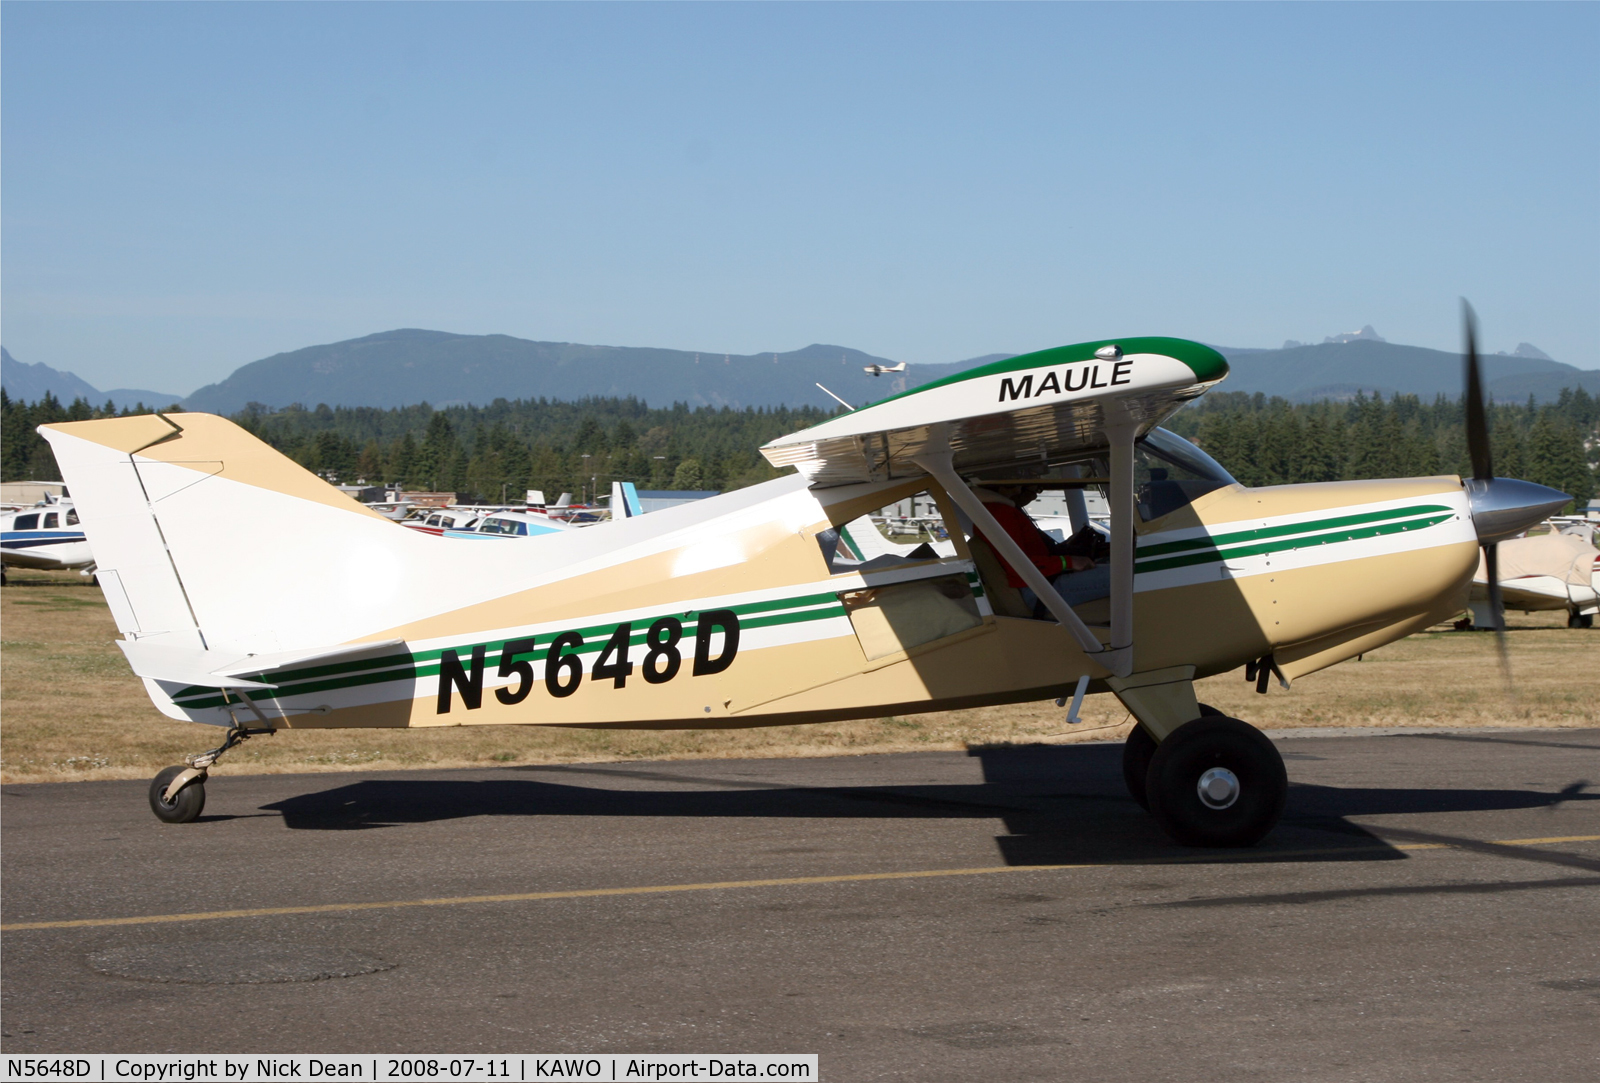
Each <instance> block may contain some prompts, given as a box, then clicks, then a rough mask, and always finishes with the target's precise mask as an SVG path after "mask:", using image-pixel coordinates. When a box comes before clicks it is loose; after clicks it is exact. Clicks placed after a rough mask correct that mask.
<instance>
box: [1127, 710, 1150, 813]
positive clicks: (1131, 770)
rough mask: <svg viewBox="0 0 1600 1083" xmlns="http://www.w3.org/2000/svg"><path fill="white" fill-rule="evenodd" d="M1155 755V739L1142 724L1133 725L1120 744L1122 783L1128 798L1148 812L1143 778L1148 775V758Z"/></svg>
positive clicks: (1148, 805)
mask: <svg viewBox="0 0 1600 1083" xmlns="http://www.w3.org/2000/svg"><path fill="white" fill-rule="evenodd" d="M1155 754H1156V739H1155V738H1154V737H1152V736H1150V731H1149V730H1147V729H1145V728H1144V724H1143V723H1139V722H1136V723H1134V727H1133V732H1132V733H1130V734H1128V739H1127V740H1126V741H1124V742H1123V743H1122V781H1123V783H1124V784H1125V785H1126V786H1127V787H1128V796H1129V797H1132V798H1133V799H1134V800H1135V801H1137V802H1139V807H1140V808H1142V809H1144V810H1145V811H1146V812H1148V811H1150V798H1149V796H1148V795H1147V794H1146V792H1145V778H1146V777H1147V776H1148V775H1149V774H1150V757H1152V756H1154V755H1155Z"/></svg>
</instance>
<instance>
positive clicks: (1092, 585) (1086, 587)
mask: <svg viewBox="0 0 1600 1083" xmlns="http://www.w3.org/2000/svg"><path fill="white" fill-rule="evenodd" d="M1041 488H1042V487H1041V486H1038V485H995V486H992V487H990V488H980V489H976V490H974V491H975V493H976V495H977V496H978V497H979V499H981V500H982V501H983V506H984V507H985V508H987V509H988V510H989V514H991V515H993V516H994V518H995V521H996V522H997V523H999V524H1000V526H1001V528H1002V529H1004V530H1005V532H1006V533H1007V534H1009V535H1010V536H1011V539H1012V541H1015V542H1016V543H1017V545H1018V546H1019V547H1020V548H1021V549H1022V551H1023V553H1024V554H1025V555H1027V557H1028V558H1029V559H1030V560H1031V561H1032V562H1033V565H1034V567H1036V568H1038V569H1039V571H1040V572H1041V573H1042V574H1043V575H1044V577H1045V578H1046V579H1048V580H1050V585H1051V586H1053V587H1054V588H1055V590H1056V593H1057V594H1059V595H1061V598H1062V600H1063V601H1065V602H1066V603H1067V604H1068V605H1069V606H1075V605H1082V604H1083V603H1084V602H1090V601H1093V600H1094V599H1096V598H1104V597H1106V596H1107V595H1108V594H1110V593H1111V568H1110V566H1109V565H1107V564H1102V563H1097V562H1096V561H1095V559H1094V557H1093V556H1092V555H1091V554H1092V553H1093V552H1094V543H1093V541H1092V538H1091V536H1092V537H1093V538H1097V537H1098V535H1094V534H1093V532H1092V530H1091V529H1090V528H1087V527H1086V528H1084V531H1082V532H1080V533H1079V534H1077V535H1074V536H1073V537H1071V538H1068V539H1067V540H1066V541H1064V542H1058V541H1056V540H1055V538H1053V537H1051V536H1050V535H1049V534H1046V533H1045V532H1044V531H1042V530H1040V529H1039V527H1038V525H1037V524H1036V523H1034V521H1033V520H1032V519H1031V518H1029V516H1028V513H1027V512H1025V511H1023V510H1022V509H1023V508H1025V507H1027V506H1028V505H1029V504H1031V503H1032V502H1033V500H1034V498H1035V497H1037V496H1038V495H1039V492H1040V490H1041ZM995 556H996V557H997V558H998V559H999V561H1000V564H1001V566H1002V567H1004V568H1005V573H1006V582H1007V583H1009V584H1010V585H1011V586H1013V587H1015V588H1017V590H1018V592H1019V593H1020V594H1021V595H1022V601H1023V604H1024V605H1026V606H1027V607H1028V608H1029V609H1030V610H1033V611H1034V613H1035V614H1036V615H1037V614H1038V613H1039V611H1040V609H1041V608H1042V607H1041V606H1040V604H1039V597H1038V595H1036V594H1035V593H1034V592H1033V589H1032V588H1031V587H1029V586H1028V585H1027V583H1025V582H1023V579H1022V577H1021V576H1020V575H1018V574H1017V572H1016V570H1015V569H1013V568H1012V567H1011V565H1010V564H1008V563H1006V560H1005V558H1004V557H1003V556H1000V554H999V552H998V550H997V551H996V553H995Z"/></svg>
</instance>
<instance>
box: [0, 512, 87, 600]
mask: <svg viewBox="0 0 1600 1083" xmlns="http://www.w3.org/2000/svg"><path fill="white" fill-rule="evenodd" d="M13 566H14V567H18V568H38V569H45V570H49V571H59V570H61V569H63V568H76V569H78V571H79V573H80V574H82V575H88V576H92V575H94V552H93V550H92V549H91V547H90V545H89V543H88V542H87V541H86V540H84V535H83V528H82V527H81V526H80V525H79V523H78V510H77V508H76V507H75V506H74V505H73V503H72V501H70V500H62V499H60V498H59V497H57V498H54V499H52V500H48V501H46V502H45V503H43V504H39V505H37V506H35V507H31V508H22V509H19V510H17V511H8V512H4V513H3V514H0V582H4V578H5V569H6V568H9V567H13Z"/></svg>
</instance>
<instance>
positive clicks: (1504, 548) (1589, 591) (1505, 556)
mask: <svg viewBox="0 0 1600 1083" xmlns="http://www.w3.org/2000/svg"><path fill="white" fill-rule="evenodd" d="M1499 573H1500V574H1499V580H1500V594H1501V597H1502V598H1503V599H1504V605H1505V608H1506V609H1515V610H1519V611H1520V612H1523V613H1533V612H1538V611H1541V610H1558V609H1564V610H1566V611H1567V627H1568V628H1593V627H1594V615H1595V613H1596V612H1600V549H1596V548H1595V547H1594V546H1593V545H1591V544H1590V543H1589V542H1588V541H1586V540H1585V539H1584V538H1583V537H1582V536H1580V535H1578V534H1564V533H1560V532H1558V531H1554V530H1553V531H1551V532H1550V533H1548V534H1535V535H1533V536H1532V537H1527V538H1513V539H1511V540H1510V541H1506V542H1501V543H1500V567H1499ZM1467 604H1468V606H1469V607H1470V608H1471V610H1472V617H1471V619H1470V620H1464V621H1462V622H1461V623H1460V624H1459V625H1458V627H1461V628H1468V627H1476V628H1493V627H1495V621H1494V613H1493V609H1492V606H1491V604H1490V600H1489V576H1488V571H1487V569H1486V568H1485V561H1484V560H1483V559H1482V558H1481V557H1480V558H1479V560H1478V571H1477V574H1476V575H1475V576H1473V580H1472V593H1471V594H1470V595H1468V596H1467Z"/></svg>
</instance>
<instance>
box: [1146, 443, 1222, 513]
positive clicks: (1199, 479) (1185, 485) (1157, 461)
mask: <svg viewBox="0 0 1600 1083" xmlns="http://www.w3.org/2000/svg"><path fill="white" fill-rule="evenodd" d="M1133 484H1134V493H1135V500H1136V502H1137V503H1138V508H1139V517H1140V518H1141V519H1143V520H1144V521H1145V522H1149V521H1150V520H1151V519H1159V518H1161V517H1162V516H1163V515H1170V514H1171V513H1172V512H1175V511H1177V510H1178V509H1179V508H1181V507H1184V506H1185V505H1187V504H1188V503H1190V502H1191V501H1193V500H1194V499H1195V498H1196V497H1199V496H1203V495H1204V494H1206V493H1209V492H1211V491H1212V490H1214V489H1221V488H1223V487H1224V486H1227V485H1237V484H1238V482H1236V481H1234V479H1233V475H1232V474H1230V473H1228V472H1227V471H1226V470H1224V469H1223V468H1222V465H1221V464H1220V463H1218V462H1217V460H1215V459H1213V458H1212V457H1211V456H1209V455H1207V454H1206V453H1205V452H1203V451H1201V450H1200V449H1199V448H1197V447H1195V446H1194V445H1193V444H1191V443H1190V442H1189V441H1187V440H1185V439H1184V438H1183V437H1181V436H1179V435H1178V434H1177V433H1174V432H1168V431H1167V430H1166V429H1152V430H1151V431H1150V433H1149V435H1147V436H1146V437H1145V438H1144V439H1143V440H1140V441H1139V443H1138V444H1137V445H1136V446H1135V447H1134V456H1133Z"/></svg>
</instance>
